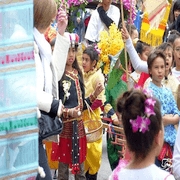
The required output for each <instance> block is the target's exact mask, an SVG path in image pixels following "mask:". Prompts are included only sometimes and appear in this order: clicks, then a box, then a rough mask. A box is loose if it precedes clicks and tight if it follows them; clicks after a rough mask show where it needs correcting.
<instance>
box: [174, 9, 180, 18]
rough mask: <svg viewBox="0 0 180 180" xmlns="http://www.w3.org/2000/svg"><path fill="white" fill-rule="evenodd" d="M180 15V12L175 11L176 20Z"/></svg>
mask: <svg viewBox="0 0 180 180" xmlns="http://www.w3.org/2000/svg"><path fill="white" fill-rule="evenodd" d="M179 15H180V10H176V11H174V19H175V20H177V17H178V16H179Z"/></svg>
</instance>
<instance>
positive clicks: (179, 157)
mask: <svg viewBox="0 0 180 180" xmlns="http://www.w3.org/2000/svg"><path fill="white" fill-rule="evenodd" d="M173 175H174V177H175V178H176V179H180V128H178V131H177V135H176V141H175V145H174V152H173Z"/></svg>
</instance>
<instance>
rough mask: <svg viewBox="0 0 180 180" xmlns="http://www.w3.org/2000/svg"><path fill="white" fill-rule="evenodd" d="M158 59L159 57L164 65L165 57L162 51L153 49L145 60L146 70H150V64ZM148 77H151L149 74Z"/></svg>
mask: <svg viewBox="0 0 180 180" xmlns="http://www.w3.org/2000/svg"><path fill="white" fill-rule="evenodd" d="M158 57H161V58H162V59H163V60H164V65H165V64H166V57H165V55H164V53H163V51H162V50H159V49H155V50H154V51H152V52H151V53H150V55H149V56H148V59H147V65H148V69H151V68H152V64H153V62H154V60H155V59H156V58H158ZM150 77H152V75H151V74H150Z"/></svg>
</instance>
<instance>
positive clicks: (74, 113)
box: [69, 106, 81, 118]
mask: <svg viewBox="0 0 180 180" xmlns="http://www.w3.org/2000/svg"><path fill="white" fill-rule="evenodd" d="M69 115H70V116H71V117H73V118H78V117H80V116H81V111H80V108H79V106H77V107H74V108H71V109H70V111H69Z"/></svg>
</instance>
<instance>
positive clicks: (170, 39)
mask: <svg viewBox="0 0 180 180" xmlns="http://www.w3.org/2000/svg"><path fill="white" fill-rule="evenodd" d="M178 37H180V33H179V32H178V31H177V30H175V29H173V30H171V31H170V32H169V35H168V38H167V42H168V43H170V44H172V45H173V43H174V40H175V39H176V38H178Z"/></svg>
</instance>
